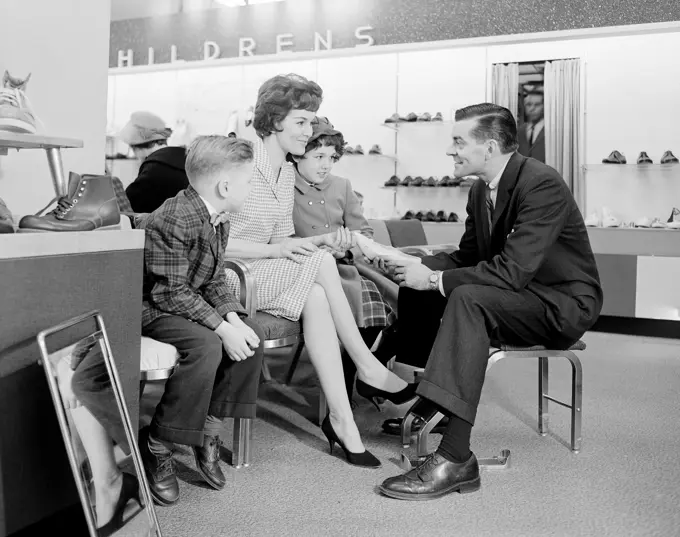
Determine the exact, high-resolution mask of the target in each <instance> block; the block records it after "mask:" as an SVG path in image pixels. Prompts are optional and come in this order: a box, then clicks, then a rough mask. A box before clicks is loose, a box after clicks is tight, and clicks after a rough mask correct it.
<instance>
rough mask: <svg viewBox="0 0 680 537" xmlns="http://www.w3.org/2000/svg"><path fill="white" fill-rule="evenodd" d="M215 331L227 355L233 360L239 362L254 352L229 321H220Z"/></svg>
mask: <svg viewBox="0 0 680 537" xmlns="http://www.w3.org/2000/svg"><path fill="white" fill-rule="evenodd" d="M215 333H216V334H217V335H218V336H219V338H220V339H221V340H222V346H223V347H224V350H225V351H227V356H229V358H231V359H232V360H234V361H235V362H241V361H243V360H245V359H246V358H249V357H250V356H252V355H253V354H255V351H253V350H252V349H251V348H250V347H249V346H248V342H247V341H246V338H245V336H244V335H243V334H242V333H241V332H240V331H239V330H238V329H237V328H236V327H235V326H234V325H232V324H231V323H228V322H227V321H224V322H222V324H220V325H219V326H218V327H217V328H216V329H215Z"/></svg>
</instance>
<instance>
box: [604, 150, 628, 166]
mask: <svg viewBox="0 0 680 537" xmlns="http://www.w3.org/2000/svg"><path fill="white" fill-rule="evenodd" d="M602 163H603V164H625V163H626V157H625V156H623V154H622V153H620V152H619V151H617V150H614V151H612V152H611V153H609V156H608V157H607V158H603V159H602Z"/></svg>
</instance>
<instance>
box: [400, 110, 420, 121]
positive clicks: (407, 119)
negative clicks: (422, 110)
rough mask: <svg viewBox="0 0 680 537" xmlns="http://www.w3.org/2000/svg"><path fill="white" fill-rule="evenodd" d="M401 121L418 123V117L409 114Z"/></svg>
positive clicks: (411, 113)
mask: <svg viewBox="0 0 680 537" xmlns="http://www.w3.org/2000/svg"><path fill="white" fill-rule="evenodd" d="M403 120H404V121H408V122H409V123H410V122H412V121H418V116H417V115H416V114H415V113H413V112H410V113H409V114H408V115H407V116H405V117H404V118H403Z"/></svg>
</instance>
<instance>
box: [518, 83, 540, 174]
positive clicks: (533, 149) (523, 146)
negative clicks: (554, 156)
mask: <svg viewBox="0 0 680 537" xmlns="http://www.w3.org/2000/svg"><path fill="white" fill-rule="evenodd" d="M524 115H525V117H526V122H525V123H524V124H523V125H522V126H521V127H520V129H519V136H518V141H519V149H518V151H519V152H520V153H521V154H522V155H524V156H525V157H531V158H535V159H536V160H540V161H541V162H545V128H544V126H545V122H544V121H543V93H542V92H539V91H530V92H529V93H527V94H526V95H525V96H524Z"/></svg>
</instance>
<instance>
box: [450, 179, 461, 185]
mask: <svg viewBox="0 0 680 537" xmlns="http://www.w3.org/2000/svg"><path fill="white" fill-rule="evenodd" d="M462 184H463V180H462V179H461V178H460V177H451V180H450V181H449V186H460V185H462Z"/></svg>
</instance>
